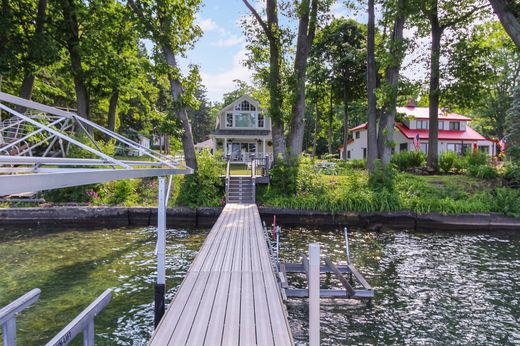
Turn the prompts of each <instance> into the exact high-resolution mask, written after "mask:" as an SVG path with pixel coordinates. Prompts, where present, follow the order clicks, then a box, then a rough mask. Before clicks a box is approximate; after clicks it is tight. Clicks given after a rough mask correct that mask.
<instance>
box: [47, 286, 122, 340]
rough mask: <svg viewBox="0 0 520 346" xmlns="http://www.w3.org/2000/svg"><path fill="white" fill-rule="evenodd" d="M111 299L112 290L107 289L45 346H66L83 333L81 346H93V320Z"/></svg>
mask: <svg viewBox="0 0 520 346" xmlns="http://www.w3.org/2000/svg"><path fill="white" fill-rule="evenodd" d="M111 298H112V289H110V288H109V289H107V290H106V291H105V292H103V293H102V294H101V295H100V296H99V297H97V299H96V300H94V301H93V302H92V304H90V305H89V306H88V307H87V308H86V309H85V310H83V311H82V312H81V313H80V314H79V315H78V316H77V317H76V318H75V319H73V320H72V322H70V323H69V324H68V325H67V326H66V327H65V328H63V329H62V331H61V332H59V333H58V335H56V336H55V337H54V338H52V340H51V341H49V342H48V343H47V344H46V346H65V345H68V344H69V343H70V342H71V341H72V340H73V339H74V338H75V337H76V336H77V335H78V334H79V333H81V332H83V345H84V346H93V345H94V318H95V317H96V316H97V315H98V314H99V313H100V312H101V310H103V308H104V307H105V306H106V305H107V304H108V302H110V299H111Z"/></svg>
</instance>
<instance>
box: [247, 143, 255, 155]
mask: <svg viewBox="0 0 520 346" xmlns="http://www.w3.org/2000/svg"><path fill="white" fill-rule="evenodd" d="M248 149H249V153H250V154H254V153H256V143H249V148H248Z"/></svg>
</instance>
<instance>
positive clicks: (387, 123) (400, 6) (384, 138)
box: [378, 0, 406, 167]
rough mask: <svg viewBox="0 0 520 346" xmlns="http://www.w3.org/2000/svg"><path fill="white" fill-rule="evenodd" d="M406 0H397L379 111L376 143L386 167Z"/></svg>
mask: <svg viewBox="0 0 520 346" xmlns="http://www.w3.org/2000/svg"><path fill="white" fill-rule="evenodd" d="M405 9H406V0H398V1H397V13H396V17H395V20H394V28H393V31H392V37H391V42H390V51H389V53H390V59H391V60H390V63H389V65H388V67H387V68H386V71H385V80H386V84H387V85H388V87H389V90H390V94H389V95H387V100H386V102H385V107H384V112H382V113H381V119H380V120H379V136H378V139H379V138H381V143H378V144H379V145H380V146H379V150H380V153H379V154H380V158H381V165H382V166H383V167H386V166H387V165H388V164H389V163H390V159H391V157H392V149H393V148H394V147H395V144H394V141H393V140H394V125H395V115H396V107H397V94H398V91H399V70H400V69H401V63H402V61H403V57H404V47H403V30H404V23H405Z"/></svg>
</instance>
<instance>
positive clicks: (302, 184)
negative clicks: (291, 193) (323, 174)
mask: <svg viewBox="0 0 520 346" xmlns="http://www.w3.org/2000/svg"><path fill="white" fill-rule="evenodd" d="M324 188H325V185H324V183H323V180H322V179H321V178H320V174H319V172H318V170H317V169H316V167H315V166H314V164H313V162H312V160H311V159H310V158H306V157H302V158H301V159H300V163H299V165H298V173H297V176H296V192H297V193H298V194H315V195H319V194H321V193H322V192H323V190H324Z"/></svg>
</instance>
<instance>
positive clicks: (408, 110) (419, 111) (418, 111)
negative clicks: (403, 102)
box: [397, 106, 471, 121]
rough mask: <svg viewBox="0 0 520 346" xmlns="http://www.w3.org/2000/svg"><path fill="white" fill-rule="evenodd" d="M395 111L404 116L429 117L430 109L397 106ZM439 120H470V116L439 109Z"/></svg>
mask: <svg viewBox="0 0 520 346" xmlns="http://www.w3.org/2000/svg"><path fill="white" fill-rule="evenodd" d="M397 113H404V114H406V116H409V117H414V118H420V119H429V118H430V110H429V108H428V107H413V106H406V107H397ZM439 120H458V121H471V118H468V117H466V116H464V115H461V114H457V113H447V112H446V113H444V112H443V111H442V109H439Z"/></svg>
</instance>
